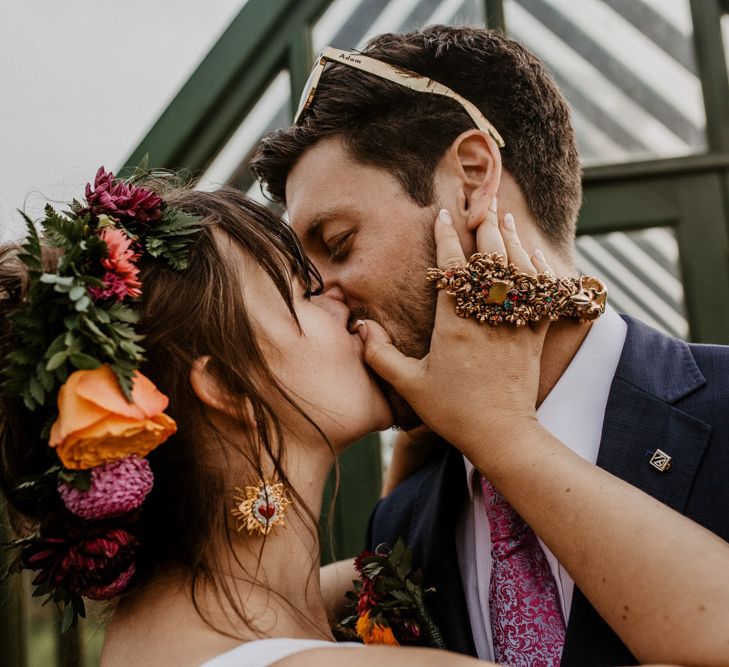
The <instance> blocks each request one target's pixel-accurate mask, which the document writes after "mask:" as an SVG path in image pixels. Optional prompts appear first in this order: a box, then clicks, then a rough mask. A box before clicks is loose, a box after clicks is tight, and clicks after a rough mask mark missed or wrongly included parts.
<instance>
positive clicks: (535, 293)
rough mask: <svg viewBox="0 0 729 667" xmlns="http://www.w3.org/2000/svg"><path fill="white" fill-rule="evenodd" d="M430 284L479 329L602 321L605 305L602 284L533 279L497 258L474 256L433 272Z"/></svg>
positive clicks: (581, 278)
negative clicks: (482, 326) (545, 322)
mask: <svg viewBox="0 0 729 667" xmlns="http://www.w3.org/2000/svg"><path fill="white" fill-rule="evenodd" d="M426 279H427V280H428V281H430V282H434V283H435V286H436V288H437V289H439V290H441V289H442V290H445V291H446V293H447V294H449V295H451V296H453V297H455V299H456V314H457V315H458V316H459V317H471V318H473V319H475V320H477V321H478V322H479V323H481V324H491V325H497V324H501V323H502V322H508V323H510V324H514V325H516V326H518V327H520V326H524V325H525V324H527V322H537V321H539V320H542V319H544V318H545V317H547V318H549V319H550V320H558V319H560V318H566V317H569V318H574V319H578V320H580V321H581V322H589V321H592V320H595V319H597V318H598V317H600V315H602V314H603V313H604V312H605V305H606V304H607V288H606V287H605V284H604V283H603V282H602V281H601V280H599V279H598V278H593V277H592V276H578V277H566V278H556V277H555V276H553V275H551V274H549V273H539V274H537V275H535V276H533V275H530V274H528V273H524V272H523V271H520V270H519V268H518V267H517V266H515V265H514V264H507V263H506V260H505V259H504V256H503V255H501V254H499V253H491V254H482V253H476V254H474V255H471V258H470V259H469V260H468V262H466V265H465V266H453V267H451V268H449V269H446V270H445V271H443V270H441V269H437V268H430V269H428V271H427V273H426Z"/></svg>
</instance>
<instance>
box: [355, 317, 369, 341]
mask: <svg viewBox="0 0 729 667" xmlns="http://www.w3.org/2000/svg"><path fill="white" fill-rule="evenodd" d="M357 333H358V334H359V337H360V338H361V339H362V340H367V322H365V321H364V320H357Z"/></svg>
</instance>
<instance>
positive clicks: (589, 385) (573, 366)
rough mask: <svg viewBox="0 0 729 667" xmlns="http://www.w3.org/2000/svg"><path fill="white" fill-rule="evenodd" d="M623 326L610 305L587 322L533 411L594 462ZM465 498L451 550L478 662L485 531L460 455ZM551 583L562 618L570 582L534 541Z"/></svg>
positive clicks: (487, 653) (489, 646)
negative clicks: (581, 338) (586, 329)
mask: <svg viewBox="0 0 729 667" xmlns="http://www.w3.org/2000/svg"><path fill="white" fill-rule="evenodd" d="M627 330H628V327H627V325H626V323H625V321H624V320H623V319H622V318H621V317H620V316H619V315H618V314H617V313H616V312H615V311H614V310H613V309H612V308H610V307H608V308H607V309H606V311H605V314H604V315H603V316H602V317H600V318H599V319H598V320H597V321H596V322H594V323H593V324H592V327H591V328H590V332H589V333H588V334H587V336H586V337H585V340H584V341H583V342H582V345H581V346H580V349H579V350H578V351H577V354H575V356H574V358H573V359H572V361H571V362H570V365H569V366H568V367H567V370H566V371H565V372H564V373H563V374H562V377H560V379H559V381H558V382H557V384H556V385H555V386H554V387H553V388H552V391H551V392H549V395H548V396H547V397H546V398H545V399H544V401H543V403H542V404H541V405H540V406H539V409H538V410H537V417H538V418H539V422H540V423H541V424H542V426H544V427H545V428H546V429H547V430H548V431H549V432H550V433H551V434H552V435H554V436H555V437H556V438H558V439H559V440H561V441H562V442H563V443H564V444H565V445H566V446H567V447H569V448H570V449H571V450H572V451H573V452H575V453H576V454H578V455H580V456H581V457H582V458H584V459H585V460H587V461H589V462H590V463H592V464H594V463H595V462H596V461H597V454H598V451H599V449H600V440H601V436H602V424H603V419H604V417H605V408H606V407H607V400H608V394H609V393H610V386H611V384H612V381H613V376H614V375H615V370H616V368H617V366H618V361H619V360H620V355H621V353H622V351H623V344H624V343H625V336H626V334H627ZM466 483H467V484H468V490H469V498H470V500H469V501H468V502H467V503H466V505H465V507H464V509H463V511H462V512H461V515H460V517H459V519H458V524H457V527H456V548H457V551H458V564H459V567H460V571H461V580H462V582H463V588H464V592H465V594H466V604H467V606H468V615H469V618H470V621H471V631H472V634H473V640H474V643H475V645H476V651H477V653H478V657H479V658H480V659H481V660H492V661H493V660H494V649H493V640H492V636H491V623H490V621H489V582H490V579H491V535H490V532H489V527H488V518H487V516H486V510H485V508H484V503H483V495H482V492H481V484H480V477H479V474H478V471H477V470H475V468H474V467H473V465H472V464H471V462H470V461H468V459H466ZM539 543H540V545H541V547H542V549H543V550H544V553H545V555H546V557H547V561H548V562H549V566H550V568H551V570H552V574H553V575H554V579H555V581H556V582H557V590H558V591H559V597H560V601H561V603H562V613H563V614H564V618H565V622H566V621H567V620H568V619H569V612H570V608H571V606H572V592H573V589H574V581H573V580H572V577H570V575H569V574H567V570H565V569H564V567H563V566H562V565H561V563H559V561H557V559H556V558H555V557H554V555H553V554H552V552H551V551H550V550H549V549H548V548H547V547H546V546H545V544H544V543H543V542H542V541H541V540H539Z"/></svg>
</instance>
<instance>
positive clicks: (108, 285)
mask: <svg viewBox="0 0 729 667" xmlns="http://www.w3.org/2000/svg"><path fill="white" fill-rule="evenodd" d="M99 236H100V237H101V238H102V239H103V241H104V242H105V243H106V248H107V252H108V256H107V257H105V258H104V259H102V260H101V265H102V266H103V267H104V268H105V269H107V272H106V273H105V274H104V277H103V278H102V280H103V281H104V287H103V288H102V287H90V288H89V294H91V298H93V299H94V301H99V300H100V299H108V298H111V297H114V298H115V299H116V300H117V301H122V300H123V299H125V298H126V297H128V296H129V297H132V298H136V297H138V296H140V295H141V294H142V290H141V287H142V283H141V282H140V281H139V269H138V268H137V266H136V264H134V262H135V261H136V260H137V259H139V255H137V254H135V252H134V251H133V250H132V248H131V245H132V240H131V239H130V238H129V237H128V236H127V235H126V234H125V233H124V232H123V231H122V230H121V229H117V228H116V227H104V229H103V230H102V231H101V234H100V235H99Z"/></svg>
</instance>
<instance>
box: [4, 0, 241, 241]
mask: <svg viewBox="0 0 729 667" xmlns="http://www.w3.org/2000/svg"><path fill="white" fill-rule="evenodd" d="M244 4H245V0H214V1H211V2H202V1H201V0H124V2H111V1H110V0H65V1H63V2H59V1H58V0H2V4H0V240H7V239H9V238H17V237H18V236H19V235H21V234H22V222H21V221H20V216H19V215H18V214H17V212H16V211H15V209H17V208H25V210H26V212H28V213H29V214H30V215H31V217H34V216H37V215H39V213H40V211H41V209H42V206H43V204H44V203H45V201H46V200H47V199H53V200H60V201H67V200H69V199H71V198H72V197H74V196H76V197H78V196H80V195H81V194H82V193H83V186H84V185H85V183H86V182H87V181H88V180H91V179H93V176H94V173H95V171H96V169H97V168H98V166H99V165H100V164H104V165H105V166H106V168H107V169H112V170H116V169H117V168H118V167H119V166H120V165H121V164H122V163H123V162H124V160H125V158H126V157H128V155H129V153H130V152H131V151H132V150H133V149H134V148H135V146H136V145H137V143H138V142H139V141H140V140H141V139H142V138H143V137H144V135H145V133H146V132H147V130H148V129H149V128H150V127H151V125H152V124H153V123H154V121H155V120H156V119H157V118H158V116H159V115H160V114H161V113H162V111H163V110H164V109H165V108H166V106H167V104H168V103H169V102H170V100H171V99H172V98H173V97H174V95H175V93H176V92H177V91H178V90H179V88H180V87H181V86H182V85H183V84H184V83H185V81H186V80H187V78H188V77H189V76H190V74H191V73H192V72H193V71H194V69H195V67H196V66H197V65H198V64H199V62H200V61H201V60H202V59H203V58H204V57H205V55H206V54H207V52H208V51H209V49H210V48H211V46H212V45H213V44H214V43H215V41H216V40H217V38H218V37H219V36H220V34H221V33H222V32H223V31H224V30H225V28H226V27H227V26H228V25H229V24H230V22H231V21H232V20H233V18H235V16H236V14H237V13H238V12H239V11H240V9H241V7H242V6H243V5H244Z"/></svg>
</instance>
